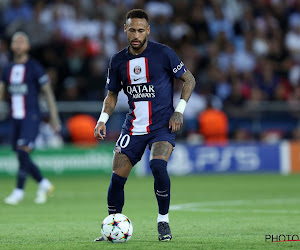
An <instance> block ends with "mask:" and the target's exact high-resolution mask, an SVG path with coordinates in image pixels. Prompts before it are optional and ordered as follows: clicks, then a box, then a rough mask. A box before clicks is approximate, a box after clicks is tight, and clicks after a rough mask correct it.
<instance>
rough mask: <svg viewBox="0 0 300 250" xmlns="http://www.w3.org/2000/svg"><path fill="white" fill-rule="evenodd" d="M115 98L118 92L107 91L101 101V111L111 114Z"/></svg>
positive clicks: (114, 105) (116, 98) (115, 101)
mask: <svg viewBox="0 0 300 250" xmlns="http://www.w3.org/2000/svg"><path fill="white" fill-rule="evenodd" d="M117 100H118V93H115V92H112V91H108V94H107V96H106V97H105V99H104V102H103V109H102V111H103V112H105V113H107V114H108V115H109V116H111V115H112V113H113V112H114V110H115V107H116V104H117Z"/></svg>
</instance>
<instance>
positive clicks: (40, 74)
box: [35, 63, 50, 85]
mask: <svg viewBox="0 0 300 250" xmlns="http://www.w3.org/2000/svg"><path fill="white" fill-rule="evenodd" d="M35 75H36V79H37V81H38V84H39V85H44V84H46V83H48V82H50V78H49V76H48V75H47V74H46V72H45V69H44V68H43V67H42V65H40V64H39V63H36V67H35Z"/></svg>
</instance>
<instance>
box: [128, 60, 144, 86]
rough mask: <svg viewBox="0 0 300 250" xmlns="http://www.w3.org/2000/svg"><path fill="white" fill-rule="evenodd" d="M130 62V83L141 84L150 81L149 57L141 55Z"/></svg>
mask: <svg viewBox="0 0 300 250" xmlns="http://www.w3.org/2000/svg"><path fill="white" fill-rule="evenodd" d="M128 64H129V72H128V73H129V74H128V77H129V83H130V84H141V83H147V82H149V74H148V62H147V58H145V57H140V58H136V59H132V60H130V61H129V62H128Z"/></svg>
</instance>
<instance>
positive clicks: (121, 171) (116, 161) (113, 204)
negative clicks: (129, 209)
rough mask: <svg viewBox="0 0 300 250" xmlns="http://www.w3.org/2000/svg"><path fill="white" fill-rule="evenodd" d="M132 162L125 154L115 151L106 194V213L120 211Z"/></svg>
mask: <svg viewBox="0 0 300 250" xmlns="http://www.w3.org/2000/svg"><path fill="white" fill-rule="evenodd" d="M132 167H133V166H132V164H131V162H130V160H129V158H128V157H127V156H126V155H125V154H121V153H115V154H114V158H113V172H112V175H111V179H110V184H109V188H108V195H107V206H108V213H109V214H115V213H121V212H122V209H123V206H124V186H125V183H126V181H127V178H128V176H129V174H130V172H131V169H132Z"/></svg>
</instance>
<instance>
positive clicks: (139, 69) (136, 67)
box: [133, 65, 142, 75]
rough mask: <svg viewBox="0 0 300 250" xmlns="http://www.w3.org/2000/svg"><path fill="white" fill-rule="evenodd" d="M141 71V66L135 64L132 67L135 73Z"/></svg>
mask: <svg viewBox="0 0 300 250" xmlns="http://www.w3.org/2000/svg"><path fill="white" fill-rule="evenodd" d="M141 71H142V68H141V67H140V66H138V65H137V66H135V67H134V69H133V72H134V73H135V74H137V75H138V74H139V73H141Z"/></svg>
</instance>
